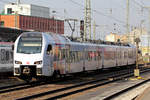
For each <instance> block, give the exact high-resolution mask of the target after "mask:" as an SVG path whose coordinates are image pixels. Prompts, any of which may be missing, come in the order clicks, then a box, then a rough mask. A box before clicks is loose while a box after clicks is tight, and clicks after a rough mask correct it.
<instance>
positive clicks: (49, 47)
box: [46, 44, 52, 54]
mask: <svg viewBox="0 0 150 100" xmlns="http://www.w3.org/2000/svg"><path fill="white" fill-rule="evenodd" d="M51 50H52V45H50V44H49V45H48V47H47V51H46V53H47V54H50V52H51Z"/></svg>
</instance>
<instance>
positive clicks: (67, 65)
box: [65, 46, 71, 73]
mask: <svg viewBox="0 0 150 100" xmlns="http://www.w3.org/2000/svg"><path fill="white" fill-rule="evenodd" d="M66 48H67V49H66V50H65V55H66V56H65V73H70V72H71V71H70V65H71V64H70V62H71V59H70V47H69V46H67V47H66Z"/></svg>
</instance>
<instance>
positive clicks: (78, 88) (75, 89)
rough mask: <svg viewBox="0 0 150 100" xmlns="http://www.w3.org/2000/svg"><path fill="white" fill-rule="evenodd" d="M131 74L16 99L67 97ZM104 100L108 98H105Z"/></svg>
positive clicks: (53, 99)
mask: <svg viewBox="0 0 150 100" xmlns="http://www.w3.org/2000/svg"><path fill="white" fill-rule="evenodd" d="M147 71H150V69H149V70H143V71H142V73H144V72H147ZM130 76H133V73H128V74H127V72H124V73H122V74H118V75H114V76H112V78H113V77H114V78H113V79H112V80H108V79H105V78H104V79H98V80H93V81H89V82H84V83H80V84H76V85H73V86H69V87H65V88H60V89H56V90H50V91H46V92H43V93H39V94H35V95H31V96H26V97H23V98H19V99H17V100H27V99H35V98H36V99H38V98H39V99H46V100H55V99H59V98H63V97H67V96H70V95H73V94H76V93H80V92H83V91H86V90H89V89H93V88H96V87H99V86H103V85H106V84H108V83H112V82H115V81H118V80H121V79H122V78H127V77H130ZM106 100H109V98H108V99H106Z"/></svg>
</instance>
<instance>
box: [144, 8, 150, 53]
mask: <svg viewBox="0 0 150 100" xmlns="http://www.w3.org/2000/svg"><path fill="white" fill-rule="evenodd" d="M144 8H147V9H148V12H149V27H150V7H144ZM147 39H148V46H147V53H148V54H149V53H150V50H149V49H150V48H149V45H150V44H149V42H150V28H149V30H148V34H147Z"/></svg>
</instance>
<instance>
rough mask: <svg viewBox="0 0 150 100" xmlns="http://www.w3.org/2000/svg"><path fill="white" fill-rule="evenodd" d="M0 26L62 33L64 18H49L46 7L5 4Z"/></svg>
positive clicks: (0, 17) (0, 16) (0, 15)
mask: <svg viewBox="0 0 150 100" xmlns="http://www.w3.org/2000/svg"><path fill="white" fill-rule="evenodd" d="M0 27H9V28H17V29H22V30H33V31H39V32H53V33H58V34H64V20H58V19H55V18H50V14H49V8H48V7H42V6H37V5H32V4H17V3H11V4H6V5H5V8H4V11H3V12H2V13H1V14H0Z"/></svg>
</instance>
